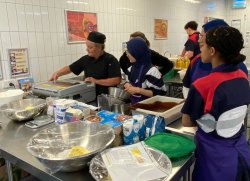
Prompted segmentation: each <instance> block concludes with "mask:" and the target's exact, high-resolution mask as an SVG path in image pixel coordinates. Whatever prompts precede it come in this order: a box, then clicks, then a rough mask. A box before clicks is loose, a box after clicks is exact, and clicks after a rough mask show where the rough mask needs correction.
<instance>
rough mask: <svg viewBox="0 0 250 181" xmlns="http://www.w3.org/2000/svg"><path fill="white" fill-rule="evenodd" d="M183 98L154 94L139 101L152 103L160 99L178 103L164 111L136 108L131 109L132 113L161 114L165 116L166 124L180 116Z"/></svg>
mask: <svg viewBox="0 0 250 181" xmlns="http://www.w3.org/2000/svg"><path fill="white" fill-rule="evenodd" d="M183 100H184V99H179V98H174V97H167V96H154V97H150V98H148V99H145V100H143V101H141V102H139V103H142V104H147V103H149V104H150V103H154V102H156V101H160V102H176V103H180V104H178V105H176V106H174V107H173V108H171V109H169V110H167V111H165V112H155V111H150V110H146V109H140V108H137V109H136V110H134V111H133V110H132V114H133V115H134V114H138V113H139V114H153V115H157V116H162V117H164V118H165V123H166V125H168V124H170V123H171V122H173V121H175V120H176V119H178V118H180V117H181V116H182V114H181V108H182V106H183V104H184V103H182V102H183Z"/></svg>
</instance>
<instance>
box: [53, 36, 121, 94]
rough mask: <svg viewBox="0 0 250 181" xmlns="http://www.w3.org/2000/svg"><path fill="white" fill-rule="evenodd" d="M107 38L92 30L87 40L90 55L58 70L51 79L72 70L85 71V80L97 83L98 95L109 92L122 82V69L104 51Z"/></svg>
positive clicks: (113, 58) (75, 72)
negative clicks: (109, 88)
mask: <svg viewBox="0 0 250 181" xmlns="http://www.w3.org/2000/svg"><path fill="white" fill-rule="evenodd" d="M105 40H106V36H105V35H104V34H102V33H100V32H90V33H89V36H88V38H87V40H86V46H87V52H88V55H85V56H83V57H81V58H80V59H79V60H77V61H76V62H74V63H72V64H71V65H69V66H65V67H63V68H61V69H60V70H58V71H56V72H55V73H54V74H53V75H52V77H51V78H50V79H49V80H50V81H52V80H57V79H58V77H60V76H62V75H66V74H69V73H71V72H73V73H74V74H76V75H79V74H80V73H81V72H82V71H84V76H85V80H84V81H86V82H93V83H95V84H96V95H100V94H102V93H103V94H108V87H111V86H116V85H118V84H120V82H121V71H120V65H119V63H118V60H117V59H116V58H115V57H114V56H113V55H111V54H109V53H107V52H105V51H104V48H105V45H104V43H105Z"/></svg>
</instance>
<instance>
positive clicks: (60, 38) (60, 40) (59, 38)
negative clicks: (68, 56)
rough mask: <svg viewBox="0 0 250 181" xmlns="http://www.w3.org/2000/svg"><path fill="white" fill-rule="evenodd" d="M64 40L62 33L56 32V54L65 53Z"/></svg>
mask: <svg viewBox="0 0 250 181" xmlns="http://www.w3.org/2000/svg"><path fill="white" fill-rule="evenodd" d="M65 44H66V42H65V41H64V34H63V33H57V47H58V54H59V55H63V54H64V53H65V48H64V45H65Z"/></svg>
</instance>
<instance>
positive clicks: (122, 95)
mask: <svg viewBox="0 0 250 181" xmlns="http://www.w3.org/2000/svg"><path fill="white" fill-rule="evenodd" d="M109 95H110V96H112V97H114V98H118V99H120V100H122V101H128V100H129V99H130V94H129V93H128V92H127V91H125V90H123V89H121V88H118V87H109Z"/></svg>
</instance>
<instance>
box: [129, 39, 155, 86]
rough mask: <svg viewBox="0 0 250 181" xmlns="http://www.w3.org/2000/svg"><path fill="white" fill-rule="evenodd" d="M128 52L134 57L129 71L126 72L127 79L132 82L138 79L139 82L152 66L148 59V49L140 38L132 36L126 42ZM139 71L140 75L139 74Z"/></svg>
mask: <svg viewBox="0 0 250 181" xmlns="http://www.w3.org/2000/svg"><path fill="white" fill-rule="evenodd" d="M127 49H128V51H129V53H130V54H131V55H132V56H133V57H134V58H135V59H136V62H135V63H134V64H132V67H131V71H130V73H129V74H128V79H129V81H130V82H131V83H132V84H134V83H136V80H138V79H140V80H139V81H140V84H141V83H142V82H143V81H144V79H143V78H144V76H145V75H146V73H147V72H148V70H149V69H150V68H151V67H152V63H151V59H150V56H151V55H150V49H149V48H148V46H147V44H146V42H145V41H144V40H143V39H142V38H133V39H131V40H130V41H129V42H128V43H127ZM140 72H141V76H140V75H139V74H140Z"/></svg>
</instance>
